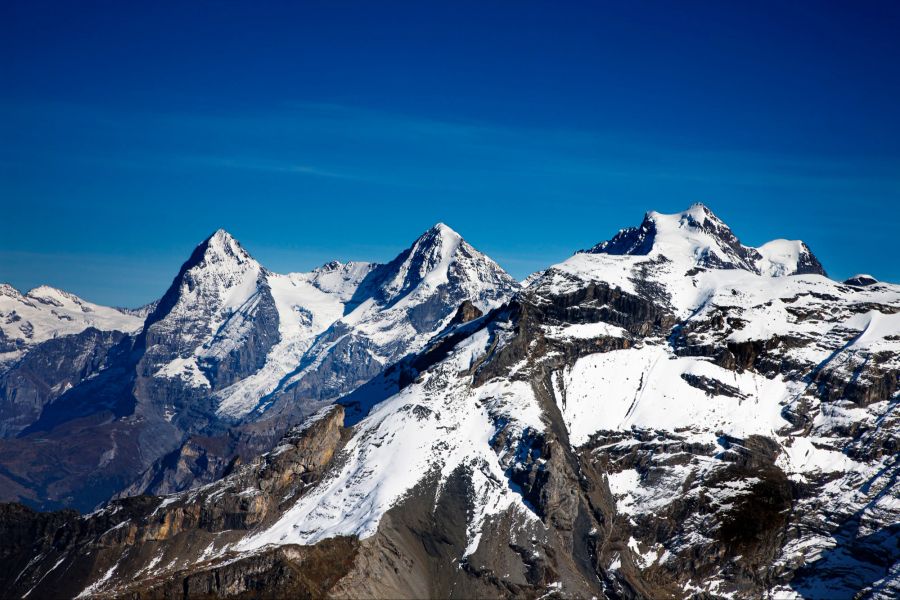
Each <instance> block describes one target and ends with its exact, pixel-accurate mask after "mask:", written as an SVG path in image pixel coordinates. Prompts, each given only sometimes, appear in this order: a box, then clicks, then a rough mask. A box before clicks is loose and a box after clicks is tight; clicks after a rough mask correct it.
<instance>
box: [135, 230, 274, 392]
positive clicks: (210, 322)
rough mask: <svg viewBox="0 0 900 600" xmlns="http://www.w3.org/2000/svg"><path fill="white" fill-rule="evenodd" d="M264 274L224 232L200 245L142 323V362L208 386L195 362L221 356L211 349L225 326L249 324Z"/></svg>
mask: <svg viewBox="0 0 900 600" xmlns="http://www.w3.org/2000/svg"><path fill="white" fill-rule="evenodd" d="M266 273H267V271H266V270H265V269H264V268H263V267H262V266H261V265H260V264H259V263H258V262H256V260H254V259H253V257H252V256H250V254H249V253H248V252H247V251H246V250H245V249H244V248H243V247H242V246H241V245H240V243H238V241H237V240H236V239H234V237H232V236H231V234H229V233H228V232H227V231H225V230H223V229H219V230H218V231H216V232H215V233H214V234H212V235H211V236H210V237H208V238H207V239H205V240H204V241H203V242H201V243H200V244H199V245H198V246H197V247H196V248H195V249H194V251H193V252H192V253H191V256H190V258H188V260H187V261H186V262H185V263H184V264H183V265H182V267H181V270H180V271H179V273H178V276H177V277H176V278H175V280H174V281H173V282H172V285H171V286H170V287H169V289H168V290H167V291H166V293H165V294H164V295H163V297H162V299H161V300H160V301H159V304H158V305H157V307H156V309H155V310H154V311H153V313H152V314H150V315H149V316H148V317H147V323H146V326H145V332H146V336H147V342H148V346H149V350H148V353H147V355H146V356H145V362H148V363H152V364H153V365H154V366H153V367H152V369H151V372H155V373H156V375H161V376H165V377H169V378H180V379H183V380H186V381H188V382H190V383H191V385H194V386H195V387H196V386H198V385H208V384H207V382H206V380H205V378H204V377H203V376H202V375H201V374H200V370H199V367H198V364H199V363H198V359H202V358H203V357H204V356H207V355H218V354H221V353H223V352H225V351H224V350H222V348H219V347H218V346H222V344H221V343H219V344H218V345H217V344H214V341H215V340H214V336H215V335H217V333H216V332H218V331H219V330H220V328H222V327H223V326H224V325H225V324H226V322H227V323H230V328H231V329H240V328H241V327H243V326H245V325H247V324H248V323H249V322H250V317H249V315H250V314H251V313H252V312H253V310H254V309H255V308H256V307H257V306H258V305H259V298H260V292H261V290H263V289H265V290H268V287H267V284H266V278H265V275H266ZM232 317H233V318H232ZM231 329H229V330H228V331H231ZM230 335H238V334H237V333H235V332H231V334H230ZM230 345H233V344H231V343H230V342H229V343H228V344H226V346H229V347H230ZM220 351H221V352H220ZM160 364H161V365H162V366H161V367H159V365H160ZM154 369H155V371H153V370H154Z"/></svg>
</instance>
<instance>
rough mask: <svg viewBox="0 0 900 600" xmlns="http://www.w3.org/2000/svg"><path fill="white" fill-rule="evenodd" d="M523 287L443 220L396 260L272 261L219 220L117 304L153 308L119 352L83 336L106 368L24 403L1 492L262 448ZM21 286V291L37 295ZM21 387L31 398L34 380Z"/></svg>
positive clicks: (29, 496)
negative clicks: (171, 273) (105, 351)
mask: <svg viewBox="0 0 900 600" xmlns="http://www.w3.org/2000/svg"><path fill="white" fill-rule="evenodd" d="M516 288H517V284H516V282H515V281H513V280H512V279H511V278H510V277H509V276H508V275H506V274H505V273H504V272H503V271H502V269H500V267H498V266H497V265H496V264H495V263H494V262H493V261H491V260H490V259H489V258H487V257H486V256H484V255H482V254H480V253H478V252H477V251H476V250H475V249H474V248H472V247H471V246H470V245H469V244H467V243H466V242H464V241H463V240H462V238H460V237H459V235H458V234H456V233H455V232H453V231H452V230H450V229H449V228H448V227H446V226H444V225H438V226H435V227H434V228H432V229H431V230H429V231H428V232H426V233H425V234H424V235H423V236H421V237H420V238H419V239H418V240H416V242H415V243H414V244H413V245H412V246H411V247H410V248H409V249H408V250H406V251H404V252H402V253H401V254H400V255H399V256H398V257H397V259H395V260H394V261H392V262H391V263H390V264H388V265H375V264H371V263H346V264H342V263H337V262H332V263H329V264H327V265H324V266H323V267H321V268H319V269H316V270H314V271H312V272H310V273H294V274H289V275H279V274H275V273H271V272H269V271H267V270H266V269H264V268H263V267H261V266H260V265H259V263H257V262H256V261H255V260H254V259H253V258H252V257H251V256H250V255H249V253H247V251H246V250H244V248H243V247H241V246H240V244H238V242H237V241H236V240H235V239H234V238H232V237H231V236H230V235H229V234H228V233H226V232H224V231H218V232H216V233H215V234H214V235H212V236H211V237H210V238H208V239H207V240H205V241H204V242H203V243H201V244H200V245H199V246H198V247H197V248H196V249H195V250H194V252H193V253H192V255H191V256H190V258H189V259H188V260H187V261H186V262H185V264H184V265H183V266H182V268H181V270H180V272H179V273H178V275H177V276H176V278H175V279H174V281H173V283H172V285H171V286H170V288H169V290H168V291H167V292H166V293H165V295H164V296H163V297H162V298H161V299H160V300H159V301H158V302H156V303H153V304H151V305H149V306H148V307H144V308H143V309H139V310H137V311H131V312H127V313H126V312H122V311H117V312H115V313H114V314H115V315H119V317H120V318H123V319H135V318H136V317H135V315H139V314H145V315H146V322H145V324H144V327H143V330H142V331H140V332H139V333H136V334H135V335H134V336H133V337H129V338H127V339H124V338H123V339H120V340H119V343H117V344H115V351H114V352H113V354H112V355H110V356H111V357H112V358H110V356H105V355H104V356H100V354H98V352H94V353H91V352H88V349H87V348H81V349H80V351H82V355H81V356H80V357H76V360H74V361H73V362H72V366H73V367H74V366H75V365H78V364H81V363H86V364H89V365H93V366H92V367H91V368H93V369H94V370H91V368H88V369H79V371H78V372H79V373H80V377H81V379H79V380H78V381H76V380H74V379H72V380H71V381H69V380H66V381H62V379H60V381H53V382H49V383H48V385H47V387H53V386H54V385H58V386H59V387H58V389H62V387H64V386H65V385H66V384H67V383H69V382H70V383H72V385H73V386H74V387H72V388H71V389H69V390H68V391H67V392H66V393H59V394H55V395H53V394H49V395H46V397H42V398H40V399H36V400H35V399H32V400H28V402H31V403H32V404H33V405H34V409H33V411H32V412H34V413H35V414H34V415H33V416H28V415H26V414H25V411H19V412H17V417H18V418H19V420H20V422H18V423H12V422H11V423H10V424H9V431H10V432H12V433H19V432H22V436H21V438H20V439H18V440H15V441H11V442H9V443H8V444H7V445H6V446H5V447H4V446H3V445H2V444H0V464H3V465H4V467H5V470H6V476H9V477H11V478H13V479H11V480H10V481H11V482H12V481H14V482H15V484H14V485H13V484H11V485H8V486H5V489H4V490H2V493H3V497H4V498H5V499H8V500H13V499H20V500H23V501H27V502H29V503H33V505H36V506H40V507H42V508H55V507H59V506H69V505H73V506H77V507H78V508H80V509H82V510H86V509H90V508H92V507H93V506H94V505H95V504H96V503H97V502H98V501H100V500H103V499H105V498H104V496H106V497H109V496H110V495H111V494H112V493H114V492H119V493H142V492H154V493H167V492H173V491H177V490H180V489H187V488H189V487H191V486H193V485H199V484H201V483H205V482H209V481H212V480H214V479H216V478H217V477H219V476H221V474H222V472H223V471H224V470H225V469H226V468H227V467H228V466H229V465H230V464H231V462H232V460H233V459H234V458H235V457H236V456H239V455H242V456H245V457H246V456H248V455H250V456H252V455H256V454H259V453H261V452H265V451H266V450H268V449H270V448H271V446H272V444H273V443H275V441H277V439H278V438H279V437H280V436H281V435H283V434H284V433H285V431H286V430H287V429H289V428H290V426H291V425H293V424H296V423H299V422H302V421H303V420H304V419H306V418H307V417H308V416H309V415H310V414H312V413H314V412H315V411H316V410H318V409H319V408H321V407H322V406H323V405H325V404H328V403H330V402H332V401H334V400H335V399H337V398H339V397H341V396H342V395H344V394H346V393H348V392H350V391H353V390H354V389H355V388H356V387H358V386H359V385H361V384H363V383H365V382H367V381H368V380H370V379H372V378H373V377H375V376H377V375H378V374H379V373H381V372H382V371H383V370H384V368H385V367H386V366H387V365H389V364H391V363H392V362H394V361H396V360H397V359H399V358H400V357H401V356H403V355H404V354H406V353H410V352H414V351H416V350H417V349H418V348H421V347H422V346H423V345H424V344H425V343H426V342H427V340H428V339H430V337H432V336H433V335H434V334H435V333H437V332H438V331H439V330H440V329H441V328H442V327H443V326H445V325H446V323H447V322H448V321H449V320H450V319H451V318H452V317H453V315H454V314H455V312H456V310H457V308H458V306H459V305H460V304H461V303H463V302H466V301H468V302H469V303H472V304H473V306H475V305H477V307H480V308H477V307H476V310H486V309H487V308H489V307H492V306H494V305H496V304H498V303H499V302H500V301H501V300H503V299H505V298H507V297H508V296H509V295H511V294H512V293H513V291H514V290H515V289H516ZM32 295H33V296H34V297H35V298H36V297H37V292H33V293H32ZM23 298H24V300H23V299H19V300H16V302H19V303H20V304H21V303H22V302H25V301H28V302H32V303H34V302H37V301H36V300H34V299H33V298H32V299H31V300H29V299H28V298H25V297H23ZM63 300H65V301H66V302H68V301H69V300H67V299H66V298H63ZM76 300H77V299H74V300H71V302H75V301H76ZM79 302H80V301H79ZM40 306H43V305H42V304H41V305H40ZM66 306H67V305H66ZM77 306H84V307H87V308H85V310H88V309H90V307H88V306H87V305H86V304H83V303H82V304H77ZM22 310H23V309H19V312H22ZM79 310H81V309H79ZM90 310H94V309H90ZM110 310H112V309H110ZM95 312H98V313H100V312H102V311H101V310H100V308H99V307H98V308H97V309H96V311H95ZM107 312H108V311H107ZM10 314H11V313H10ZM4 339H5V338H4ZM76 350H79V348H76V347H75V346H74V345H72V346H71V352H74V351H76ZM110 351H112V348H110ZM64 352H69V350H65V351H64ZM35 356H36V358H35V361H36V360H37V357H38V356H41V355H40V354H36V355H35ZM25 368H27V365H24V366H23V367H22V369H20V370H19V371H16V373H19V374H21V373H22V372H24V369H25ZM47 376H48V377H56V376H55V375H53V374H52V373H50V372H49V371H48V373H47ZM10 377H12V375H11V376H10ZM60 377H62V375H60ZM70 379H71V378H70ZM20 380H21V377H20V378H19V379H17V380H16V381H20ZM82 380H83V381H82ZM79 382H81V383H80V384H79ZM17 394H18V395H17V398H18V401H19V402H23V401H25V400H26V398H25V397H24V394H25V391H24V388H22V390H21V391H19V392H17ZM76 439H77V440H80V441H79V442H77V443H76V442H74V441H73V440H76ZM125 440H127V442H126V441H125ZM38 446H42V447H43V448H45V449H49V448H52V450H53V452H52V453H49V454H48V453H44V452H39V451H38ZM76 448H77V450H78V451H77V452H74V450H75V449H76ZM57 454H59V455H63V456H64V459H63V460H61V461H60V460H57V459H56V458H54V456H55V455H57ZM3 457H6V458H3ZM117 488H118V489H117Z"/></svg>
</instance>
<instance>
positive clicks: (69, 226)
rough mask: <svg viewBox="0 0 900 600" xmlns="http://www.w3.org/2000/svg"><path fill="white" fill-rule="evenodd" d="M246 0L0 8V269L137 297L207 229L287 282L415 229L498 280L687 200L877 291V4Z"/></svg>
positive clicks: (95, 297) (886, 203) (5, 277)
mask: <svg viewBox="0 0 900 600" xmlns="http://www.w3.org/2000/svg"><path fill="white" fill-rule="evenodd" d="M256 10H258V7H253V8H251V5H249V4H246V3H240V2H238V3H229V4H228V5H227V6H219V7H216V10H215V13H211V11H209V10H207V9H206V8H204V7H202V6H194V7H188V6H184V5H183V4H180V3H171V4H167V3H159V4H156V3H154V4H153V5H141V3H119V4H106V5H103V4H99V3H98V4H90V3H88V4H84V3H80V4H79V5H78V6H77V7H75V6H66V5H62V6H53V7H52V8H51V7H50V5H48V4H45V3H39V2H6V3H3V6H2V7H0V31H2V34H3V35H0V49H2V50H3V56H5V57H8V59H7V60H5V61H4V64H3V80H4V85H3V86H2V89H0V107H2V109H3V110H2V113H0V114H2V117H0V123H2V124H0V131H2V133H3V135H2V136H0V137H2V139H3V143H2V144H0V198H2V200H0V204H2V206H3V212H2V217H3V220H4V223H6V224H8V226H7V227H6V228H5V230H4V235H3V236H2V237H0V281H9V282H10V283H12V284H13V285H15V286H16V287H18V288H25V289H27V288H30V287H33V286H36V285H40V284H49V285H53V286H56V287H60V288H64V289H67V290H72V291H74V292H76V293H78V294H79V295H81V296H83V297H85V298H87V299H90V300H92V301H95V302H100V303H104V304H116V305H126V306H136V305H140V304H143V303H145V302H148V301H150V300H152V299H153V298H154V297H157V296H158V295H159V294H160V293H162V291H163V290H164V289H165V287H166V286H167V285H168V282H169V278H170V273H171V271H172V270H173V269H175V268H177V266H178V265H179V264H180V260H181V258H182V255H183V253H184V251H185V250H186V249H189V248H191V247H193V246H194V245H195V244H197V243H198V242H199V241H200V240H201V239H203V238H204V237H205V236H207V235H209V234H210V233H211V232H212V231H214V230H215V229H217V228H219V227H224V228H225V229H227V230H228V231H230V232H232V233H233V234H234V235H235V236H236V237H238V238H239V239H240V240H242V242H243V243H244V244H246V245H247V246H248V247H251V248H253V249H254V252H255V254H256V255H257V256H258V257H259V258H260V260H262V261H263V262H265V263H266V264H269V265H271V266H272V268H274V269H276V270H278V271H281V272H287V271H307V270H309V269H311V268H314V267H315V266H317V265H319V264H322V263H324V262H327V261H329V260H332V259H338V260H375V261H383V260H387V259H389V258H390V257H391V256H393V255H394V254H395V253H396V252H397V251H398V250H399V249H401V247H402V246H401V245H399V244H398V240H407V239H411V238H412V237H414V236H415V235H417V234H418V233H419V232H421V231H423V230H424V229H426V228H427V227H429V226H430V225H431V224H433V223H434V222H436V221H444V222H446V223H448V224H449V225H450V226H451V227H453V228H455V229H456V230H458V231H459V232H460V233H462V234H463V235H464V236H465V237H466V238H467V239H469V240H471V241H472V243H473V244H475V245H476V246H478V247H480V248H483V249H484V250H485V252H487V253H489V254H490V255H492V256H494V257H495V258H496V260H497V261H498V262H499V263H500V264H501V265H503V266H504V268H506V269H507V270H508V271H509V272H511V273H512V274H513V275H514V276H515V277H517V278H523V277H525V276H526V275H528V274H529V273H530V272H532V271H535V270H537V269H539V268H540V267H541V266H542V265H546V264H549V263H554V262H558V261H561V260H564V259H565V258H566V257H567V256H568V253H569V252H570V250H571V249H572V248H578V247H588V246H590V245H592V244H595V243H597V242H598V241H600V240H603V239H607V238H609V237H611V236H612V235H613V234H614V233H615V231H616V230H618V228H620V227H621V226H622V224H623V223H633V222H636V221H639V220H640V218H641V216H642V215H643V213H644V212H645V211H647V210H658V211H661V212H664V213H665V212H674V211H677V210H681V209H683V208H684V207H685V206H687V205H689V204H690V203H692V202H697V201H700V202H705V203H707V204H709V205H710V206H712V208H713V209H714V210H715V211H716V212H717V214H720V215H721V216H722V218H723V219H725V220H726V221H727V222H731V223H735V224H736V226H737V227H739V229H740V235H741V237H742V239H744V240H745V241H746V242H747V243H749V244H752V245H759V244H762V243H763V242H765V241H767V240H769V239H773V238H779V237H788V236H794V237H798V238H802V239H804V240H806V241H807V243H809V244H810V246H811V247H812V248H813V249H814V250H815V251H816V253H817V255H818V256H819V257H820V258H821V260H822V261H823V263H824V264H825V265H826V266H827V268H828V270H829V272H830V273H832V274H833V275H834V276H835V277H837V278H841V279H842V278H845V277H848V276H850V275H853V274H854V273H856V272H858V271H861V270H867V271H868V270H870V271H873V275H875V276H876V277H878V278H879V279H882V280H887V281H898V280H900V271H898V269H900V266H898V264H897V261H895V260H894V257H895V255H896V252H894V246H893V244H894V231H895V229H896V226H897V214H896V212H897V209H896V207H897V206H898V205H900V196H898V190H900V184H898V183H900V182H898V178H897V173H898V172H900V169H898V164H900V163H898V160H900V148H898V140H900V119H898V114H897V110H896V106H897V104H898V103H897V98H898V97H900V89H898V86H900V83H898V82H900V77H896V76H894V73H892V72H891V70H892V69H894V70H895V69H896V65H897V64H898V62H900V61H898V56H900V49H898V43H900V42H898V38H897V36H896V35H895V32H896V31H897V29H898V28H900V15H898V9H897V7H895V6H894V5H892V4H890V3H878V4H872V5H869V6H866V7H864V8H859V7H850V6H842V5H830V6H822V5H820V4H812V3H810V4H802V3H799V4H798V3H791V4H790V5H785V4H771V5H767V6H756V5H754V6H736V5H730V4H729V5H718V4H709V5H706V6H702V5H693V6H675V5H673V6H668V5H659V6H655V7H653V8H652V9H648V8H646V7H642V6H637V5H634V6H632V5H616V4H611V5H595V4H593V3H591V4H584V5H577V6H570V7H567V9H566V10H558V9H557V7H554V6H550V5H544V4H538V3H534V4H525V5H521V4H517V5H516V6H515V7H512V6H504V5H494V6H483V5H481V4H474V3H473V4H469V5H466V4H465V3H463V4H456V3H454V4H453V5H452V7H451V6H450V5H447V6H441V5H438V4H435V3H427V4H425V5H420V6H413V5H409V4H403V5H399V4H397V5H387V6H384V5H379V6H378V7H369V6H365V5H358V6H354V9H353V10H352V11H350V13H351V15H350V16H348V14H347V11H345V10H343V9H342V8H340V7H337V6H332V5H330V4H328V3H324V4H318V3H267V7H266V10H265V11H264V14H262V13H257V12H255V11H256ZM471 14H477V15H478V18H471ZM535 40H540V43H535ZM788 224H790V225H789V226H788Z"/></svg>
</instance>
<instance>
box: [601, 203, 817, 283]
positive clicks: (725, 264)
mask: <svg viewBox="0 0 900 600" xmlns="http://www.w3.org/2000/svg"><path fill="white" fill-rule="evenodd" d="M585 252H587V253H591V254H612V255H638V256H649V257H653V258H660V257H662V258H665V259H666V260H669V261H675V262H685V263H690V264H691V265H693V266H697V267H704V268H713V269H742V270H745V271H750V272H752V273H756V274H759V275H767V276H772V277H777V276H784V275H797V274H810V273H815V274H819V275H824V274H825V271H824V269H823V268H822V265H821V264H820V263H819V261H818V260H817V259H816V258H815V256H813V254H812V252H811V251H810V249H809V247H808V246H806V244H804V243H803V242H801V241H790V240H774V241H772V242H769V243H767V244H765V245H763V246H762V247H760V248H753V247H750V246H745V245H743V244H741V242H740V240H739V239H738V238H737V236H735V235H734V233H733V232H732V231H731V228H730V227H728V225H726V224H725V223H724V222H723V221H722V220H721V219H720V218H719V217H717V216H716V215H715V213H713V212H712V211H711V210H710V209H709V208H708V207H707V206H705V205H704V204H699V203H697V204H692V205H691V206H690V207H689V208H688V209H687V210H684V211H681V212H678V213H674V214H664V213H660V212H656V211H651V212H648V213H647V214H646V215H645V216H644V220H643V222H642V223H641V225H640V226H639V227H629V228H627V229H623V230H621V231H619V233H617V234H616V235H615V236H614V237H613V238H612V239H610V240H608V241H605V242H601V243H600V244H597V245H596V246H594V247H593V248H591V249H589V250H587V251H585Z"/></svg>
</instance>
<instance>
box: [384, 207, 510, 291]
mask: <svg viewBox="0 0 900 600" xmlns="http://www.w3.org/2000/svg"><path fill="white" fill-rule="evenodd" d="M373 275H374V277H373V280H374V283H375V284H376V286H377V287H376V288H375V292H374V294H373V296H374V297H375V299H376V300H377V301H378V302H379V303H381V304H390V303H393V302H395V301H397V300H399V299H400V298H403V297H408V296H413V295H415V296H419V295H430V294H431V293H433V291H434V290H437V289H438V288H439V287H441V286H444V285H449V286H450V287H452V288H453V289H454V290H457V291H461V292H463V293H464V297H466V298H471V299H478V298H479V297H481V296H484V295H485V294H487V295H489V296H491V298H492V299H493V298H495V297H497V298H499V297H501V296H506V295H507V294H508V292H509V290H510V289H514V288H517V287H518V284H517V283H516V282H515V280H514V279H513V278H512V277H510V276H509V275H508V274H507V273H506V272H505V271H504V270H503V269H502V268H501V267H500V266H499V265H498V264H497V263H495V262H494V261H493V260H491V259H490V258H488V257H487V256H485V255H484V254H482V253H481V252H479V251H478V250H476V249H475V248H473V247H472V246H471V245H470V244H469V243H468V242H466V241H465V240H464V239H463V238H462V236H461V235H460V234H458V233H457V232H456V231H454V230H453V229H451V228H450V227H448V226H447V225H445V224H444V223H437V224H435V225H434V226H433V227H431V228H430V229H428V231H426V232H425V233H423V234H422V235H421V236H419V237H418V239H416V241H415V242H413V244H412V246H410V247H409V248H408V249H407V250H405V251H403V252H401V253H400V254H399V255H398V256H397V257H396V258H395V259H394V260H392V261H391V262H390V263H388V264H386V265H383V266H381V267H379V268H378V271H377V272H375V273H373ZM484 300H487V298H484ZM476 303H477V302H476Z"/></svg>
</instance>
